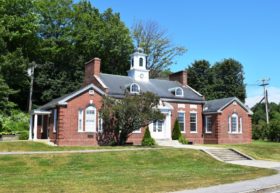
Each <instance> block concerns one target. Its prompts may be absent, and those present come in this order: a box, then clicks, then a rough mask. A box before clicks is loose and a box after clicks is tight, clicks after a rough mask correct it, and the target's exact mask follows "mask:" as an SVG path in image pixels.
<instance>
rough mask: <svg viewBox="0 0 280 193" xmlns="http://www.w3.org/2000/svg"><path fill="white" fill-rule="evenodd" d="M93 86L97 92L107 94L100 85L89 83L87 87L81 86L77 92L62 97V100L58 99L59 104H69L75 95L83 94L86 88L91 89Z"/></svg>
mask: <svg viewBox="0 0 280 193" xmlns="http://www.w3.org/2000/svg"><path fill="white" fill-rule="evenodd" d="M91 88H92V89H93V90H95V91H96V92H98V93H99V94H101V95H106V93H105V92H103V91H102V90H101V89H100V88H98V87H97V86H95V85H94V84H89V85H87V86H86V87H84V88H81V89H80V90H78V91H77V92H75V93H73V94H71V95H69V96H67V97H66V98H64V99H62V100H60V101H58V103H57V104H58V105H67V101H68V100H70V99H72V98H74V97H75V96H77V95H79V94H81V93H83V92H85V91H86V90H89V89H91Z"/></svg>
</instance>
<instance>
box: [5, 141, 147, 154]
mask: <svg viewBox="0 0 280 193" xmlns="http://www.w3.org/2000/svg"><path fill="white" fill-rule="evenodd" d="M137 147H142V146H65V147H63V146H62V147H61V146H49V145H47V144H44V143H42V142H33V141H14V142H0V152H11V151H63V150H86V149H112V148H114V149H119V148H137Z"/></svg>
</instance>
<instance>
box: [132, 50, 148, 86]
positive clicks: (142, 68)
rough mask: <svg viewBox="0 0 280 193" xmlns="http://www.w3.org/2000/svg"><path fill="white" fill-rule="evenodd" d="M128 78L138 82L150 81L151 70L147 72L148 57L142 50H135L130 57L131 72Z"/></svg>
mask: <svg viewBox="0 0 280 193" xmlns="http://www.w3.org/2000/svg"><path fill="white" fill-rule="evenodd" d="M128 76H130V77H132V78H133V79H134V80H138V81H148V80H149V70H147V55H146V54H145V53H144V50H143V49H142V48H137V49H135V51H134V53H133V54H131V55H130V70H129V71H128Z"/></svg>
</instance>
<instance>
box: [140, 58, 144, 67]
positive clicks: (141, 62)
mask: <svg viewBox="0 0 280 193" xmlns="http://www.w3.org/2000/svg"><path fill="white" fill-rule="evenodd" d="M139 66H141V67H142V66H143V58H140V59H139Z"/></svg>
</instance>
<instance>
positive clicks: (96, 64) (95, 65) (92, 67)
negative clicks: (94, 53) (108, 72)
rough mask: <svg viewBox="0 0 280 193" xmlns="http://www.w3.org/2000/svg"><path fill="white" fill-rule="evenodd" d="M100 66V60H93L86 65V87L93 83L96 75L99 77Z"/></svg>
mask: <svg viewBox="0 0 280 193" xmlns="http://www.w3.org/2000/svg"><path fill="white" fill-rule="evenodd" d="M100 65H101V60H100V59H99V58H93V59H92V60H90V61H88V62H86V63H85V77H84V85H87V84H90V83H92V81H93V78H94V75H96V76H99V74H100Z"/></svg>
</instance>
